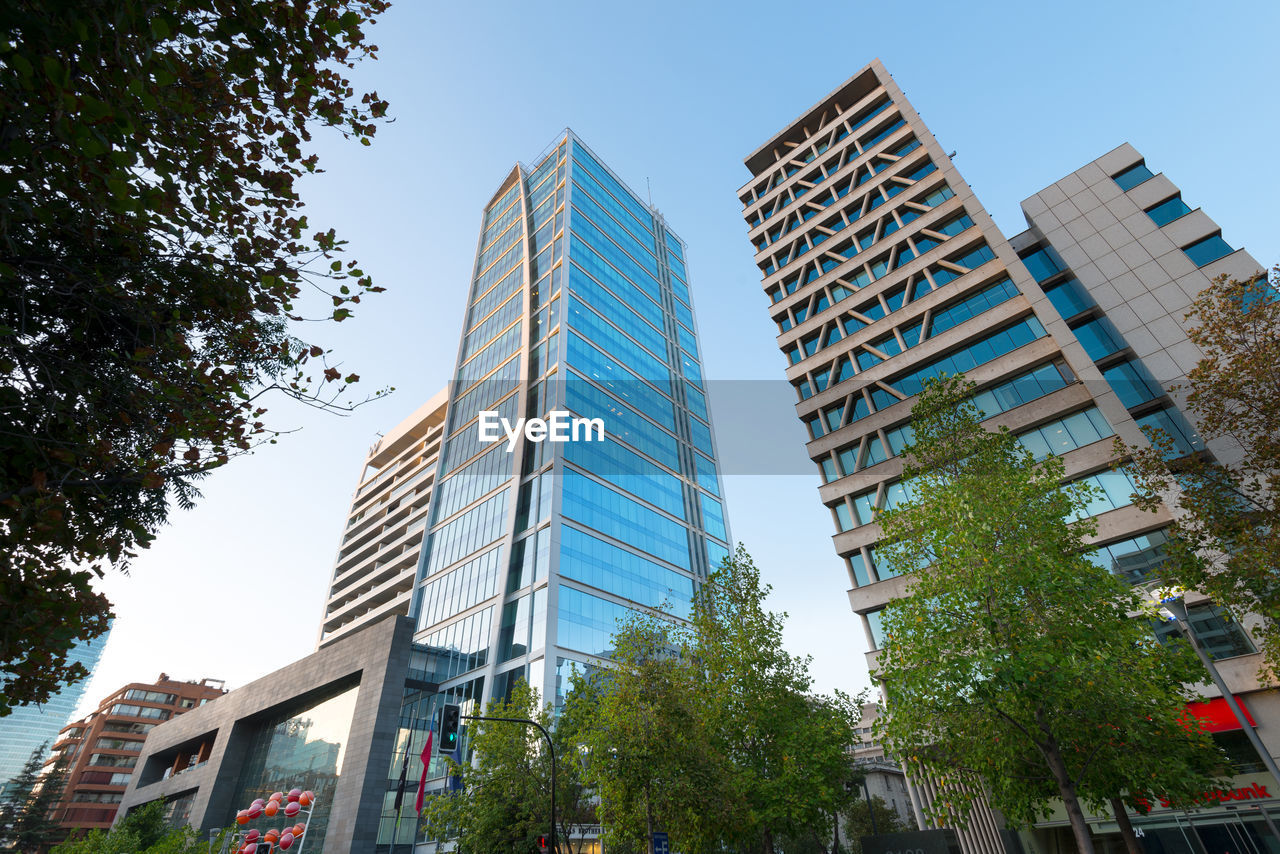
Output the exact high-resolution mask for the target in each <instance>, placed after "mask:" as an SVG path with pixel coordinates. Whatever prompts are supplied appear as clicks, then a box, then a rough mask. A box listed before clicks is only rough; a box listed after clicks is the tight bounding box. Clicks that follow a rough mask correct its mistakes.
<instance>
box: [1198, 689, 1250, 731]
mask: <svg viewBox="0 0 1280 854" xmlns="http://www.w3.org/2000/svg"><path fill="white" fill-rule="evenodd" d="M1236 702H1237V703H1239V704H1240V711H1241V712H1243V713H1244V716H1245V719H1246V720H1248V721H1249V726H1255V724H1254V722H1253V715H1251V714H1249V709H1248V708H1247V707H1246V706H1245V704H1244V702H1243V701H1242V700H1240V699H1239V698H1236ZM1187 711H1188V712H1190V713H1191V714H1193V715H1195V716H1196V717H1197V718H1199V719H1200V728H1201V729H1203V730H1204V731H1205V732H1230V731H1232V730H1237V729H1244V727H1243V726H1242V725H1241V723H1240V721H1238V720H1236V716H1235V713H1234V712H1232V711H1231V706H1229V705H1227V701H1226V700H1224V699H1223V698H1222V697H1214V698H1213V699H1212V700H1206V701H1204V702H1203V703H1187Z"/></svg>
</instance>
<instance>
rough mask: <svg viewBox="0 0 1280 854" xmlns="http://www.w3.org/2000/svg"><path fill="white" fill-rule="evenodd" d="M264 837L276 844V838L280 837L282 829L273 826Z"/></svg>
mask: <svg viewBox="0 0 1280 854" xmlns="http://www.w3.org/2000/svg"><path fill="white" fill-rule="evenodd" d="M262 838H263V839H264V840H265V841H267V842H270V843H271V844H272V845H274V844H275V842H276V840H277V839H279V838H280V831H279V830H278V829H276V828H274V827H273V828H271V829H270V830H268V831H267V834H266V836H264V837H262Z"/></svg>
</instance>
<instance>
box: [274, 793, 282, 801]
mask: <svg viewBox="0 0 1280 854" xmlns="http://www.w3.org/2000/svg"><path fill="white" fill-rule="evenodd" d="M271 800H273V801H283V800H284V792H272V793H271Z"/></svg>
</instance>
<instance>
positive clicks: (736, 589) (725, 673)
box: [589, 547, 859, 854]
mask: <svg viewBox="0 0 1280 854" xmlns="http://www.w3.org/2000/svg"><path fill="white" fill-rule="evenodd" d="M768 593H769V587H768V586H767V585H763V584H762V583H761V581H760V573H759V570H758V569H757V568H756V567H755V565H754V563H753V562H752V560H751V557H750V555H748V554H747V552H746V551H745V550H744V549H742V548H741V547H740V548H739V549H738V551H737V553H736V554H735V555H734V556H733V557H732V558H729V559H727V560H726V561H725V563H724V565H723V566H722V567H721V568H720V569H719V570H717V571H716V572H715V573H713V574H712V575H711V577H710V578H709V579H708V580H707V581H706V583H705V584H703V585H702V586H701V587H700V589H699V590H698V592H697V594H696V595H695V598H694V608H693V616H692V621H691V625H690V626H688V627H687V628H685V627H680V626H677V625H675V624H673V623H671V622H669V621H667V620H664V619H660V618H656V617H643V616H637V617H636V618H634V619H632V620H631V621H630V622H629V623H628V624H627V625H625V626H624V627H623V628H622V629H621V630H620V631H619V633H618V634H617V635H616V636H615V639H614V645H615V655H614V657H615V659H616V661H617V662H618V666H617V668H616V669H614V670H611V671H608V672H606V673H604V674H602V675H601V676H600V677H599V684H598V686H597V689H596V690H598V692H599V697H600V699H599V703H598V706H597V708H598V712H597V715H596V718H595V722H594V724H593V727H592V731H591V744H590V751H591V753H592V755H593V761H592V764H591V770H590V772H589V776H590V779H591V781H592V782H593V783H594V784H595V785H596V786H597V790H598V792H599V795H600V813H601V821H602V823H603V824H604V825H605V840H604V843H605V846H606V847H607V848H610V849H611V850H614V849H616V850H622V851H644V850H645V838H646V834H647V833H648V832H649V830H651V829H652V830H658V829H661V830H665V831H667V832H668V833H669V834H670V837H671V845H672V847H673V848H674V849H676V850H680V851H684V852H689V854H701V852H712V851H722V850H725V849H726V848H727V849H729V850H737V851H763V852H772V851H774V850H775V845H776V840H778V839H781V838H783V837H788V836H790V837H792V838H794V837H795V836H797V835H798V834H801V833H804V832H807V830H806V829H807V828H810V827H813V826H817V825H823V824H830V816H831V815H832V814H834V813H835V811H836V810H837V809H839V808H840V807H841V806H843V804H844V803H846V801H847V798H848V796H847V794H846V793H845V791H844V786H843V781H844V778H845V776H846V774H847V771H848V757H847V753H846V750H847V748H848V746H849V745H851V744H852V743H853V731H854V727H855V726H856V724H857V721H858V716H859V703H858V702H856V701H855V700H854V699H851V698H849V697H847V696H845V695H844V694H840V693H837V694H836V695H834V696H831V697H823V696H815V695H812V694H810V693H809V691H810V688H811V684H812V680H811V679H810V677H809V674H808V666H809V661H808V659H803V658H797V657H795V656H791V655H789V654H788V653H787V652H786V651H785V650H784V649H783V646H782V627H783V623H784V619H785V615H782V614H774V613H771V612H768V611H766V610H765V608H764V599H765V598H766V597H767V596H768Z"/></svg>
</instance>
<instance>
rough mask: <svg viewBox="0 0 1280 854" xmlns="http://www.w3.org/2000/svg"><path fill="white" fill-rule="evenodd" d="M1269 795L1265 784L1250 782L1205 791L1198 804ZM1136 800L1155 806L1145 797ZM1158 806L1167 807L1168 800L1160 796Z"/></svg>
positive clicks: (1254, 798) (1147, 805)
mask: <svg viewBox="0 0 1280 854" xmlns="http://www.w3.org/2000/svg"><path fill="white" fill-rule="evenodd" d="M1270 797H1271V793H1270V792H1268V791H1267V787H1266V786H1262V785H1259V784H1258V783H1250V784H1249V785H1247V786H1241V787H1240V788H1238V789H1219V790H1217V791H1216V792H1205V793H1204V794H1203V795H1201V796H1200V798H1199V801H1198V805H1199V806H1206V805H1208V804H1210V803H1213V802H1214V801H1253V800H1260V799H1263V798H1270ZM1137 802H1138V803H1139V804H1141V805H1143V806H1144V807H1146V808H1147V809H1148V810H1151V809H1154V808H1155V804H1153V803H1151V802H1150V801H1148V800H1147V799H1145V798H1138V799H1137ZM1160 806H1162V807H1168V806H1169V801H1168V800H1167V799H1165V798H1160Z"/></svg>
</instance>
